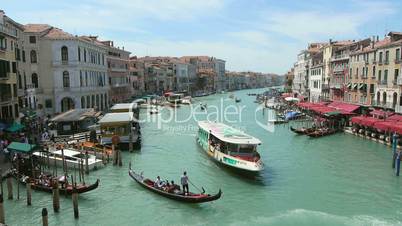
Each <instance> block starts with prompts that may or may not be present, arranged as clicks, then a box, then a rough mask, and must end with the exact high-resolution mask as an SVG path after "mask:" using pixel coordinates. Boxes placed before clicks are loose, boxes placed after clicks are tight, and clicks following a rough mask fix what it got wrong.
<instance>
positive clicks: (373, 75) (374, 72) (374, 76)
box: [373, 66, 375, 78]
mask: <svg viewBox="0 0 402 226" xmlns="http://www.w3.org/2000/svg"><path fill="white" fill-rule="evenodd" d="M373 78H375V66H373Z"/></svg>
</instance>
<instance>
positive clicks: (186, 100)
mask: <svg viewBox="0 0 402 226" xmlns="http://www.w3.org/2000/svg"><path fill="white" fill-rule="evenodd" d="M180 103H181V104H186V105H190V104H191V96H186V97H183V98H182V99H181V102H180Z"/></svg>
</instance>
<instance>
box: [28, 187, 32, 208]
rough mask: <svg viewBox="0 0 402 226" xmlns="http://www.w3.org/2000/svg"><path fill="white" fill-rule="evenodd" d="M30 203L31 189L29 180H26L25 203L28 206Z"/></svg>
mask: <svg viewBox="0 0 402 226" xmlns="http://www.w3.org/2000/svg"><path fill="white" fill-rule="evenodd" d="M31 203H32V189H31V182H30V181H28V182H27V205H28V206H30V205H31Z"/></svg>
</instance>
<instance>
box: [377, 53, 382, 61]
mask: <svg viewBox="0 0 402 226" xmlns="http://www.w3.org/2000/svg"><path fill="white" fill-rule="evenodd" d="M378 61H379V62H380V63H382V52H380V57H379V59H378Z"/></svg>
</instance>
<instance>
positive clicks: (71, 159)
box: [33, 149, 103, 170]
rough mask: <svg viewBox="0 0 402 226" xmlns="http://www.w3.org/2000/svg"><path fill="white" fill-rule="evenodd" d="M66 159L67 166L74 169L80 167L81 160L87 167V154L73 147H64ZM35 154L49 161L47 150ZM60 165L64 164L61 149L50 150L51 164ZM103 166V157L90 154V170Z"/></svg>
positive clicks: (43, 160)
mask: <svg viewBox="0 0 402 226" xmlns="http://www.w3.org/2000/svg"><path fill="white" fill-rule="evenodd" d="M63 152H64V159H65V161H66V164H67V167H68V168H70V169H73V168H74V167H75V168H76V169H79V168H78V167H79V166H80V164H81V162H82V164H83V165H84V167H85V154H83V153H81V152H79V151H77V150H72V149H64V150H63ZM33 155H34V156H36V157H38V158H39V159H40V161H42V162H45V163H47V158H48V157H47V154H46V153H45V152H34V153H33ZM54 162H56V165H57V166H59V167H62V166H63V155H62V151H61V150H55V151H50V152H49V163H50V165H52V164H54ZM101 166H103V163H102V160H101V159H96V157H95V156H94V155H88V168H89V170H93V169H95V168H99V167H101Z"/></svg>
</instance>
